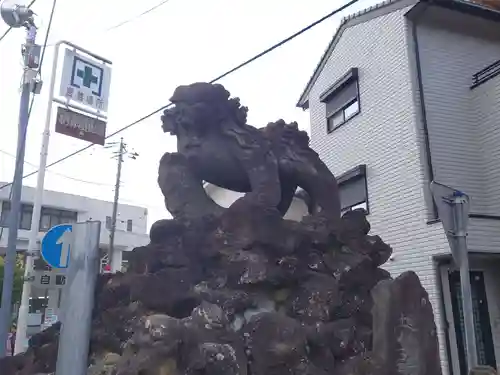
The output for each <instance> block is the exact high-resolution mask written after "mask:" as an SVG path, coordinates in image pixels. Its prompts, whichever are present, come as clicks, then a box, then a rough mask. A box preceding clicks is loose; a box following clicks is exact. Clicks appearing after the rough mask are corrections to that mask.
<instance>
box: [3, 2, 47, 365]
mask: <svg viewBox="0 0 500 375" xmlns="http://www.w3.org/2000/svg"><path fill="white" fill-rule="evenodd" d="M0 11H1V16H2V19H3V20H4V21H5V23H7V25H9V26H10V27H13V28H20V27H24V28H25V29H26V41H25V43H24V44H23V46H22V55H23V61H24V64H23V77H22V93H21V100H20V105H19V124H18V137H17V151H16V166H15V171H14V179H13V183H12V187H11V201H10V214H9V235H8V241H7V253H6V256H5V265H4V280H3V288H2V304H1V310H0V358H2V357H4V356H5V355H6V354H7V353H6V343H7V337H8V333H9V330H10V326H11V323H12V289H13V284H14V270H15V266H16V264H15V263H16V254H17V234H18V226H19V219H20V214H21V194H22V186H23V181H22V180H23V166H24V155H25V150H26V132H27V127H28V119H29V104H30V98H31V93H34V94H37V93H39V92H40V91H39V90H40V89H41V84H40V83H41V82H39V81H37V74H38V72H37V69H38V67H39V60H40V51H41V47H40V46H39V45H36V44H35V39H36V32H37V28H36V26H35V22H34V19H33V11H31V10H30V9H28V8H27V7H25V6H20V5H16V4H12V3H9V2H3V4H2V6H1V8H0Z"/></svg>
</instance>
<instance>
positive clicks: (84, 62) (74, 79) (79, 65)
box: [59, 49, 111, 112]
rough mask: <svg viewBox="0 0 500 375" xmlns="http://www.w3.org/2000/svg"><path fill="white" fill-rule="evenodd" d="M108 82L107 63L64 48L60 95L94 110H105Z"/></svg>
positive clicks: (109, 76) (106, 106)
mask: <svg viewBox="0 0 500 375" xmlns="http://www.w3.org/2000/svg"><path fill="white" fill-rule="evenodd" d="M110 84H111V67H110V66H109V65H106V64H104V63H101V62H99V61H97V60H94V59H92V58H90V57H86V56H83V55H81V54H79V53H78V52H76V51H73V50H70V49H66V53H65V55H64V63H63V72H62V77H61V90H60V93H59V95H60V96H62V97H65V98H67V99H69V100H73V101H74V102H76V103H78V104H80V105H82V106H85V107H90V108H92V109H93V110H94V111H100V112H107V111H108V98H109V87H110Z"/></svg>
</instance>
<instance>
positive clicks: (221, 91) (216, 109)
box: [161, 83, 309, 150]
mask: <svg viewBox="0 0 500 375" xmlns="http://www.w3.org/2000/svg"><path fill="white" fill-rule="evenodd" d="M170 101H171V102H172V104H173V105H174V106H173V107H172V108H169V109H167V110H165V112H164V114H163V116H162V118H161V119H162V123H163V125H162V128H163V131H164V132H166V133H170V134H172V135H177V134H178V131H179V128H180V127H188V128H191V129H193V130H196V131H197V132H201V133H204V132H215V133H219V134H222V135H225V136H228V137H229V138H232V139H236V140H237V142H238V144H240V145H241V146H246V147H250V148H251V147H252V142H250V143H249V142H247V141H249V140H247V139H246V137H240V136H239V135H241V134H248V133H254V134H255V133H256V130H257V129H256V128H254V127H253V126H251V125H248V124H247V114H248V108H247V107H245V106H242V105H241V103H240V99H239V98H236V97H235V98H231V96H230V93H229V91H227V90H226V89H225V88H224V86H222V85H218V84H215V85H212V84H207V83H196V84H193V85H189V86H179V87H178V88H177V89H176V90H175V92H174V95H173V96H172V97H171V98H170ZM259 131H260V132H261V133H263V134H264V135H265V138H267V139H268V140H270V141H271V142H272V143H276V144H278V143H281V144H289V145H292V144H293V145H295V146H296V147H297V146H298V148H299V149H302V150H306V149H308V148H309V136H308V134H307V132H305V131H301V130H299V128H298V125H297V123H296V122H291V123H286V122H285V121H284V120H278V121H276V122H271V123H268V124H267V126H266V127H265V128H261V129H259ZM255 146H257V145H255Z"/></svg>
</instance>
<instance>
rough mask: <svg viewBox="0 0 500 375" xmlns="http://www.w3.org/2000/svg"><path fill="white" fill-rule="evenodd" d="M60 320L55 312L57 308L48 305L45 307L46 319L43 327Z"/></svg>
mask: <svg viewBox="0 0 500 375" xmlns="http://www.w3.org/2000/svg"><path fill="white" fill-rule="evenodd" d="M57 321H58V317H57V315H56V313H55V309H53V308H50V307H47V308H46V309H45V320H44V322H43V328H44V329H46V328H49V327H50V326H52V325H53V324H56V323H57Z"/></svg>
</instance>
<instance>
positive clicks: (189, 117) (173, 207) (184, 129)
mask: <svg viewBox="0 0 500 375" xmlns="http://www.w3.org/2000/svg"><path fill="white" fill-rule="evenodd" d="M171 102H172V103H173V105H174V106H173V107H172V108H169V109H166V110H165V111H164V114H163V116H162V122H163V130H164V132H169V133H171V134H173V135H175V136H176V137H177V149H178V151H177V153H166V154H165V155H164V156H163V157H162V159H161V161H160V167H159V176H158V183H159V185H160V188H161V190H162V192H163V195H164V196H165V201H166V206H167V209H168V210H169V211H170V213H171V214H172V215H173V216H174V217H176V218H193V217H200V216H203V215H207V214H220V213H221V212H222V210H223V208H222V207H220V206H219V205H217V204H216V203H215V202H214V201H213V200H212V199H211V198H210V197H209V196H208V195H207V194H206V192H205V189H204V188H203V182H204V181H206V182H209V183H212V184H214V185H217V186H219V187H222V188H225V189H229V190H233V191H237V192H242V193H247V194H245V196H244V197H242V198H241V199H244V200H250V201H252V202H253V203H256V204H259V205H262V206H265V207H273V208H277V209H278V210H279V211H280V212H281V214H283V215H284V214H285V213H286V211H287V210H288V208H289V207H290V204H291V202H292V199H293V197H294V194H295V191H296V189H297V187H301V188H303V189H304V190H305V191H306V192H307V193H308V195H309V198H310V208H309V211H310V214H311V215H312V216H313V217H316V218H318V219H324V220H327V221H329V222H335V221H336V220H337V219H338V218H339V217H340V203H339V192H338V186H337V182H336V180H335V177H334V176H333V174H332V173H331V172H330V171H329V169H328V168H327V167H326V165H325V164H324V163H323V162H322V161H321V160H320V158H319V157H318V155H317V154H316V152H314V151H313V150H312V149H311V148H310V147H309V137H308V135H307V133H306V132H304V131H300V130H299V129H298V126H297V123H295V122H293V123H290V124H288V123H286V122H285V121H283V120H278V121H277V122H273V123H269V124H268V125H267V126H266V127H264V128H261V129H257V128H255V127H253V126H251V125H248V124H247V112H248V109H247V108H246V107H243V106H241V105H240V101H239V99H238V98H230V93H229V92H228V91H227V90H226V89H225V88H224V87H223V86H221V85H219V84H209V83H194V84H191V85H188V86H180V87H178V88H177V89H176V90H175V92H174V95H173V96H172V98H171Z"/></svg>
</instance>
